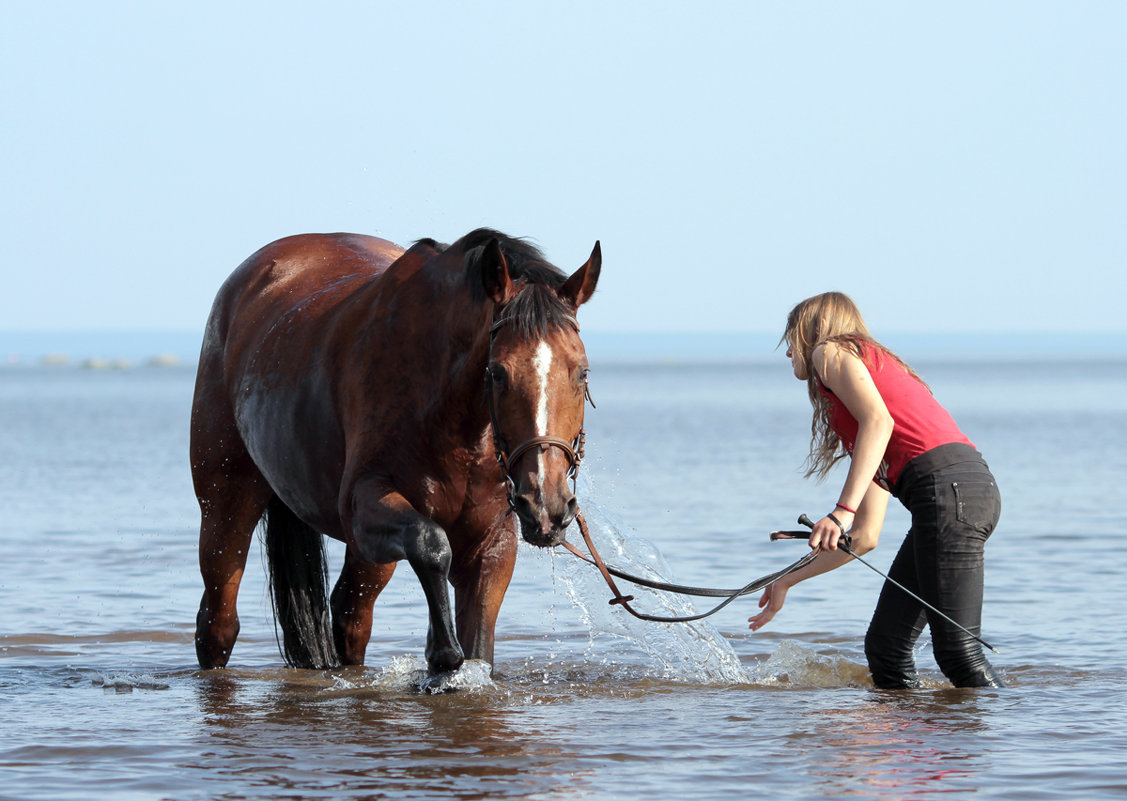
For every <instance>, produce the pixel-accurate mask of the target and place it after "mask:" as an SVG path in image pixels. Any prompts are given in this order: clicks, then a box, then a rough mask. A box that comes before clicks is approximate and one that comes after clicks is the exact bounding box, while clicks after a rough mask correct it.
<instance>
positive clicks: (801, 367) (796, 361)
mask: <svg viewBox="0 0 1127 801" xmlns="http://www.w3.org/2000/svg"><path fill="white" fill-rule="evenodd" d="M787 358H788V359H790V368H791V369H792V370H794V377H795V378H797V379H798V380H799V381H805V380H806V379H808V378H809V377H810V375H809V373H807V372H806V365H805V364H803V363H802V359H800V358H799V357H798V354H797V353H796V352H795V350H794V347H793V346H792V345H791V344H790V342H789V341H788V342H787Z"/></svg>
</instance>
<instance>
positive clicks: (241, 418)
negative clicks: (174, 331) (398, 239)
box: [192, 234, 412, 534]
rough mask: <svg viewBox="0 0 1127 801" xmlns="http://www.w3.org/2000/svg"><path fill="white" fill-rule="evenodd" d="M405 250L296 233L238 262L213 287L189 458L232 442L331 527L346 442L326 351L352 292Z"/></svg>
mask: <svg viewBox="0 0 1127 801" xmlns="http://www.w3.org/2000/svg"><path fill="white" fill-rule="evenodd" d="M403 253H404V251H403V249H402V248H400V247H399V246H398V245H395V244H394V243H392V242H388V241H387V240H384V239H379V238H376V237H370V236H362V235H356V234H303V235H298V236H291V237H287V238H285V239H280V240H278V241H276V242H272V243H271V244H269V245H266V246H265V247H263V248H262V249H260V250H259V251H257V252H256V253H254V254H252V255H251V256H250V257H249V258H248V259H247V260H246V261H244V262H243V263H242V264H241V265H239V266H238V267H237V268H236V269H235V271H234V272H233V273H232V274H231V276H230V277H229V278H228V279H227V281H226V282H224V284H223V286H222V287H221V288H220V290H219V292H218V294H217V295H216V299H215V302H214V304H213V306H212V310H211V315H210V317H209V319H208V323H207V328H206V330H205V334H204V341H203V347H202V350H201V353H200V364H199V370H198V373H197V379H196V390H195V398H194V401H193V447H192V450H193V463H194V464H201V465H202V464H205V463H207V462H208V461H209V460H208V459H207V458H206V457H207V455H208V454H211V453H216V450H215V449H216V448H217V447H218V445H217V443H221V442H230V441H231V440H232V439H237V440H238V441H239V442H241V443H242V446H243V447H245V449H246V451H247V453H248V454H249V455H250V456H251V458H252V459H253V461H254V463H255V465H256V466H257V468H258V469H259V470H260V471H261V472H262V474H263V475H264V477H265V478H266V479H267V481H268V482H269V483H270V485H271V486H272V488H273V489H274V491H275V492H276V493H277V494H278V495H279V496H280V497H281V498H282V499H283V501H285V502H286V503H287V505H289V506H290V507H291V508H292V509H293V511H294V512H295V513H297V514H299V515H300V516H302V517H303V518H305V519H306V520H307V522H310V523H311V524H317V525H319V526H321V527H322V530H323V531H325V533H334V534H335V533H336V532H333V531H332V529H333V528H334V525H333V523H334V522H335V521H333V520H332V514H333V510H334V509H335V501H336V493H337V491H338V489H339V478H340V471H341V469H342V466H343V461H344V448H343V443H342V442H341V437H340V429H341V421H340V416H339V411H338V409H337V408H336V401H335V398H334V388H333V384H334V380H335V379H334V376H333V375H332V373H333V372H334V371H335V365H334V361H335V360H336V357H335V356H334V355H333V354H332V352H333V351H334V350H339V349H341V347H342V346H341V345H340V344H334V343H339V341H340V340H341V339H342V338H343V337H342V336H341V335H340V333H339V331H340V330H341V329H346V330H347V328H348V327H349V325H350V324H349V322H348V320H349V317H350V313H349V309H350V306H352V305H355V304H354V303H353V300H354V299H355V298H356V297H357V296H358V295H363V293H364V289H365V287H367V286H370V285H373V282H380V281H383V280H384V278H385V277H386V276H387V275H388V273H389V270H391V272H395V270H396V269H399V268H395V269H392V265H394V264H395V263H396V261H397V260H398V259H399V258H400V256H402V254H403ZM407 261H408V262H410V261H412V260H407ZM402 268H403V269H405V270H407V271H410V270H411V267H410V265H409V264H404V265H402ZM352 316H355V315H352ZM343 347H347V343H345V345H344V346H343ZM216 455H217V458H218V456H219V455H220V454H216ZM212 461H214V460H212Z"/></svg>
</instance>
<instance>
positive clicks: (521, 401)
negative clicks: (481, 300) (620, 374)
mask: <svg viewBox="0 0 1127 801" xmlns="http://www.w3.org/2000/svg"><path fill="white" fill-rule="evenodd" d="M601 264H602V254H601V251H600V248H599V243H598V242H596V243H595V248H594V250H593V251H592V252H591V257H590V258H589V259H588V260H587V262H586V263H585V264H584V265H583V266H582V267H580V268H579V269H578V270H576V271H575V273H573V274H572V275H571V276H570V277H566V276H564V274H563V273H560V272H559V271H558V270H556V269H555V268H554V267H551V265H547V264H546V263H542V262H541V263H535V264H527V263H526V264H523V265H520V266H519V267H518V268H516V269H510V263H509V260H508V259H506V257H505V254H504V253H503V252H502V249H501V246H500V244H499V242H498V241H497V240H495V239H494V240H491V241H490V242H489V243H488V244H487V245H486V246H485V249H484V251H483V252H482V256H481V277H482V283H483V285H484V288H485V292H486V294H487V295H488V296H489V298H490V299H492V301H493V303H494V314H493V321H494V322H493V326H492V329H491V331H490V348H489V362H488V366H487V368H486V393H487V395H488V401H489V409H490V419H491V423H492V427H493V437H494V444H495V447H496V451H497V458H498V461H499V462H500V464H501V468H502V471H503V473H504V478H505V488H506V492H507V494H508V500H509V504H510V507H511V508H512V510H513V511H515V512H516V514H517V517H518V518H519V520H520V527H521V535H522V536H523V537H524V539H525V540H526V541H528V542H529V543H531V544H532V545H538V546H542V547H551V546H554V545H559V544H560V543H561V542H563V540H564V537H565V533H566V530H567V527H568V525H569V524H570V523H571V521H572V520H573V519H574V518H575V515H576V513H577V512H578V511H579V504H578V502H577V501H576V499H575V492H574V489H573V487H574V478H575V472H576V470H577V468H578V466H579V461H580V459H581V458H582V456H583V411H584V402H585V400H586V398H587V369H588V368H587V354H586V351H585V350H584V348H583V342H582V340H581V339H580V338H579V323H578V322H577V321H576V312H577V310H578V309H579V307H580V306H581V305H583V304H584V303H586V302H587V300H588V299H589V298H590V297H591V295H592V293H594V291H595V284H596V283H597V282H598V279H599V269H600V266H601Z"/></svg>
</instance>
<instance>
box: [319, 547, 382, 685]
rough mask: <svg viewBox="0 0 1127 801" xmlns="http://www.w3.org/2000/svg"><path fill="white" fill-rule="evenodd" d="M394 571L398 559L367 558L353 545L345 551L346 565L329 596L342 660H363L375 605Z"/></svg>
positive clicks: (350, 662)
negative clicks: (391, 560) (370, 559)
mask: <svg viewBox="0 0 1127 801" xmlns="http://www.w3.org/2000/svg"><path fill="white" fill-rule="evenodd" d="M394 572H395V562H384V563H374V562H366V561H364V559H362V558H361V557H360V555H359V554H358V553H356V551H355V549H353V548H349V549H348V550H347V551H346V552H345V556H344V569H343V570H341V573H340V578H339V579H338V580H337V583H336V586H335V587H334V588H333V594H332V598H331V600H330V605H331V607H332V611H333V642H334V643H335V644H336V649H337V654H338V655H339V656H340V661H341V664H344V665H363V664H364V653H365V651H367V649H368V641H369V640H370V639H371V637H372V606H373V604H375V602H376V598H378V597H379V594H380V592H382V591H383V588H384V587H386V586H387V583H388V582H389V581H391V575H392V573H394Z"/></svg>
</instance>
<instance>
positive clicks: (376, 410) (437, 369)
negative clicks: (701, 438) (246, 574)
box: [191, 229, 602, 673]
mask: <svg viewBox="0 0 1127 801" xmlns="http://www.w3.org/2000/svg"><path fill="white" fill-rule="evenodd" d="M601 262H602V257H601V253H600V249H599V244H598V243H597V242H596V243H595V248H594V250H593V251H592V253H591V257H590V259H589V260H588V261H587V262H586V264H584V265H583V266H582V267H580V268H579V269H578V270H577V271H576V272H575V273H574V274H573V275H571V276H570V277H568V276H566V275H565V274H564V273H561V272H560V271H559V270H557V269H556V268H555V267H553V266H552V265H550V264H548V263H547V262H546V261H545V260H544V257H543V255H542V254H541V253H540V252H539V251H538V250H537V249H536V248H534V247H532V246H531V245H529V244H528V243H526V242H524V241H522V240H519V239H513V238H510V237H508V236H505V235H504V234H501V233H499V232H496V231H492V230H488V229H479V230H476V231H473V232H471V233H469V234H467V235H466V236H465V237H463V238H462V239H460V240H459V241H457V242H455V243H454V244H453V245H449V246H445V245H439V244H438V243H436V242H434V241H433V240H430V239H424V240H421V241H419V242H417V243H416V244H415V245H413V246H412V247H411V248H410V249H408V250H407V251H404V250H403V249H402V248H400V247H397V246H396V245H394V244H392V243H390V242H387V241H385V240H383V239H376V238H374V237H368V236H358V235H352V234H325V235H319V234H310V235H304V236H295V237H290V238H287V239H282V240H279V241H277V242H274V243H272V244H270V245H267V246H266V247H264V248H263V249H262V250H259V251H258V252H257V253H255V254H254V255H253V256H251V257H250V258H249V259H247V260H246V261H245V262H243V263H242V265H240V266H239V267H238V268H237V269H236V270H235V272H234V273H233V274H232V275H231V277H230V278H228V279H227V281H226V283H224V285H223V287H222V288H221V289H220V290H219V294H218V296H217V297H216V299H215V304H214V306H213V308H212V311H211V316H210V318H209V319H208V323H207V329H206V332H205V335H204V341H203V348H202V352H201V355H200V365H199V372H198V374H197V378H196V389H195V397H194V400H193V405H192V434H191V459H192V478H193V481H194V484H195V491H196V496H197V498H198V500H199V504H200V511H201V514H202V522H201V525H200V571H201V572H202V574H203V582H204V593H203V599H202V600H201V602H200V611H199V615H198V616H197V618H196V654H197V656H198V658H199V662H200V665H201V666H202V667H204V668H212V667H223V666H224V665H226V664H227V660H228V658H229V657H230V655H231V649H232V647H233V646H234V644H235V638H236V637H237V636H238V633H239V619H238V615H237V613H236V609H235V602H236V597H237V595H238V592H239V581H240V579H241V578H242V574H243V569H244V567H245V564H246V556H247V550H248V548H249V547H250V544H251V538H252V536H253V531H254V528H255V526H256V524H257V523H258V521H259V520H260V519H265V524H266V525H265V532H266V543H267V547H266V552H267V562H268V568H269V572H270V574H271V591H272V594H273V598H274V607H275V613H276V617H277V619H278V624H279V627H280V628H281V630H282V647H283V650H284V655H285V658H286V661H287V662H288V663H289V664H292V665H295V666H299V667H313V668H324V667H330V666H334V665H338V664H363V661H364V651H365V649H366V647H367V645H368V640H369V638H370V636H371V631H372V604H373V603H374V602H375V600H376V597H377V596H378V595H379V594H380V591H381V590H382V589H383V588H384V586H386V585H387V582H388V580H389V579H390V578H391V574H392V572H393V571H394V569H395V564H396V562H398V561H399V560H401V559H406V560H407V562H408V563H409V564H410V565H411V568H412V569H413V570H414V571H415V574H416V576H417V577H418V579H419V581H420V583H421V584H422V587H423V592H424V594H425V596H426V601H427V606H428V608H429V629H428V633H427V646H426V658H427V664H428V666H429V669H430V670H431V671H432V672H435V673H437V672H442V671H447V670H452V669H455V668H457V667H459V666H460V665H461V664H462V661H463V659H464V658H472V659H482V660H486V661H488V662H490V663H492V662H493V640H494V627H495V625H496V621H497V613H498V610H499V609H500V606H501V601H502V598H503V597H504V594H505V590H506V589H507V587H508V584H509V579H510V578H511V577H512V572H513V564H514V561H515V558H516V532H515V526H514V525H513V522H512V518H511V517H509V512H510V509H511V510H513V511H515V512H516V516H517V518H518V519H519V520H520V528H521V534H522V535H523V537H524V539H525V540H527V541H528V542H530V543H532V544H533V545H539V546H545V547H547V546H553V545H557V544H559V543H560V542H561V541H563V538H564V533H565V530H566V529H567V526H568V524H569V523H570V522H571V521H572V519H573V518H574V517H575V514H576V512H577V504H576V500H575V495H574V492H573V487H572V485H571V484H570V483H569V479H573V478H574V471H575V468H576V465H577V462H578V459H579V458H580V453H579V452H581V445H582V426H583V411H584V396H585V390H586V386H587V384H586V381H587V360H586V354H585V352H584V349H583V343H582V342H581V341H580V338H579V332H578V329H579V326H578V323H576V322H575V313H576V310H577V309H578V308H579V306H580V305H581V304H583V303H585V302H586V301H587V300H588V299H589V298H590V297H591V294H592V293H593V292H594V291H595V284H596V282H597V281H598V277H599V269H600V265H601ZM499 462H500V464H501V467H500V468H499V467H498V463H499ZM322 534H323V535H327V536H329V537H332V538H334V539H337V540H340V541H342V542H344V543H345V544H346V551H345V559H344V568H343V570H342V572H341V575H340V578H339V579H338V581H337V583H336V586H335V587H334V589H333V591H332V594H331V597H327V569H326V566H325V555H324V550H323V541H322ZM448 581H449V582H450V583H451V584H452V585H453V587H454V611H453V614H451V607H450V599H449V594H448V589H447V582H448ZM330 609H331V623H330V620H329V612H330ZM455 620H456V626H455Z"/></svg>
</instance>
